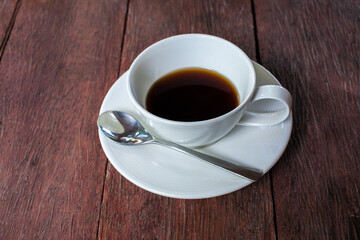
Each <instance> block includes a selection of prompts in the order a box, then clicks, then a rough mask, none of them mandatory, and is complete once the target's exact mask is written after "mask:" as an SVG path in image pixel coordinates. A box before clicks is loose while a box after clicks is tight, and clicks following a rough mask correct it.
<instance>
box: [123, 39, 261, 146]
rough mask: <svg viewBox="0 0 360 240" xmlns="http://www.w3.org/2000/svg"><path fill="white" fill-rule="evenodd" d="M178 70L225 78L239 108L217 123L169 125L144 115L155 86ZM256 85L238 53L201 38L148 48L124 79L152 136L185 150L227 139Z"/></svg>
mask: <svg viewBox="0 0 360 240" xmlns="http://www.w3.org/2000/svg"><path fill="white" fill-rule="evenodd" d="M183 68H205V69H209V70H212V71H215V72H218V73H220V74H221V75H223V76H225V77H226V78H227V79H229V80H230V81H231V82H232V83H233V85H234V86H235V88H236V90H237V93H238V95H239V106H238V107H236V108H235V109H234V110H232V111H230V112H228V113H226V114H224V115H222V116H219V117H217V118H213V119H209V120H204V121H198V122H178V121H172V120H167V119H164V118H160V117H158V116H155V115H153V114H152V113H150V112H148V111H147V110H146V107H145V102H146V97H147V93H148V91H149V89H150V88H151V86H152V85H153V84H154V82H155V81H157V80H158V79H159V78H161V77H162V76H164V75H166V74H167V73H169V72H173V71H175V70H179V69H183ZM255 83H256V79H255V70H254V67H253V65H252V63H251V61H250V59H249V58H248V57H247V56H246V54H245V53H244V52H243V51H242V50H241V49H239V48H238V47H237V46H235V45H234V44H232V43H230V42H228V41H226V40H224V39H221V38H218V37H215V36H209V35H204V34H185V35H178V36H174V37H170V38H167V39H164V40H162V41H159V42H157V43H155V44H153V45H151V46H150V47H148V48H147V49H145V50H144V51H143V52H142V53H141V54H140V55H139V56H138V57H137V58H136V59H135V61H134V62H133V64H132V65H131V67H130V70H129V75H128V79H127V87H128V91H129V93H130V98H131V100H132V102H133V103H134V105H135V108H136V109H137V111H138V113H139V115H140V116H141V118H142V119H143V120H144V121H146V123H147V124H148V125H149V126H150V127H151V128H152V130H153V131H154V133H155V134H156V135H158V136H160V137H161V138H164V139H166V140H169V141H174V142H177V143H179V144H183V145H187V146H200V145H206V144H210V143H212V142H215V141H216V140H218V139H220V138H221V137H223V136H224V135H225V134H226V133H228V132H229V131H230V130H231V129H232V128H233V127H234V126H235V125H236V123H237V122H238V121H239V120H240V118H241V115H242V112H243V110H244V106H245V105H246V104H247V103H248V102H249V101H250V100H251V97H252V95H253V93H254V89H255ZM224 125H225V126H224ZM171 134H172V135H174V134H175V135H176V136H172V135H171Z"/></svg>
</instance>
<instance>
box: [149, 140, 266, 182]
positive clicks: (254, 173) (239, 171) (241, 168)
mask: <svg viewBox="0 0 360 240" xmlns="http://www.w3.org/2000/svg"><path fill="white" fill-rule="evenodd" d="M153 143H157V144H160V145H162V146H166V147H169V148H171V149H174V150H177V151H179V152H182V153H185V154H187V155H190V156H195V157H197V158H198V159H200V160H203V161H205V162H208V163H211V164H213V165H214V166H216V167H219V168H222V169H224V170H227V171H228V172H231V173H233V174H235V175H238V176H240V177H242V178H246V179H247V180H250V181H251V182H255V181H257V180H258V179H259V178H260V177H261V176H262V174H263V172H262V171H261V170H260V169H256V168H252V167H248V166H246V165H244V164H241V163H231V162H228V161H225V160H223V159H220V158H216V157H213V156H210V155H206V154H204V153H201V152H197V151H195V150H192V149H190V148H187V147H184V146H181V145H179V144H176V143H173V142H168V141H165V140H161V141H153Z"/></svg>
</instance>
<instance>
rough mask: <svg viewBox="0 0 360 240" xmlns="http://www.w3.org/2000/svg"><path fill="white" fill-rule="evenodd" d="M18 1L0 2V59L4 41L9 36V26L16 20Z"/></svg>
mask: <svg viewBox="0 0 360 240" xmlns="http://www.w3.org/2000/svg"><path fill="white" fill-rule="evenodd" d="M19 7H20V1H17V0H2V1H0V59H1V53H2V52H3V49H4V47H5V46H4V45H5V39H6V38H7V36H9V34H10V30H11V26H12V25H13V24H14V21H15V19H16V15H17V11H18V9H19Z"/></svg>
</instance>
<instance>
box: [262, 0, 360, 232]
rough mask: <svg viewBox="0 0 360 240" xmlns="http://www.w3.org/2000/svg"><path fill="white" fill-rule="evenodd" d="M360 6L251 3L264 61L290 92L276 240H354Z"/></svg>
mask: <svg viewBox="0 0 360 240" xmlns="http://www.w3.org/2000/svg"><path fill="white" fill-rule="evenodd" d="M359 7H360V6H359V2H358V1H335V0H331V1H313V0H305V1H289V0H276V1H265V0H256V1H255V12H256V21H257V25H258V39H259V47H260V57H261V61H262V63H263V64H264V65H265V66H266V67H267V68H269V69H270V70H271V71H272V72H273V73H275V75H276V76H277V77H279V79H281V80H282V81H283V82H284V83H285V86H286V87H287V88H288V89H289V90H290V92H291V93H292V95H293V99H294V110H293V111H294V131H293V136H292V139H291V141H290V144H289V147H288V148H287V151H286V153H285V156H284V158H283V160H282V161H280V162H279V163H278V164H277V165H276V166H275V168H274V170H273V177H274V178H273V183H274V187H273V189H274V197H275V198H274V199H275V200H274V201H275V205H276V221H277V230H278V238H279V239H359V238H360V233H359V229H360V207H359V206H360V194H359V183H360V154H359V146H360V144H359V134H360V129H359V128H360V125H359V119H360V114H359V99H360V89H359V84H360V81H359V80H360V78H359V72H360V71H359V70H360V69H359V52H360V51H359V42H360V39H359V38H360V34H359V27H360V22H359Z"/></svg>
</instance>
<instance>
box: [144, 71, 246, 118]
mask: <svg viewBox="0 0 360 240" xmlns="http://www.w3.org/2000/svg"><path fill="white" fill-rule="evenodd" d="M238 105H239V97H238V93H237V91H236V89H235V87H234V86H233V84H232V83H231V82H230V81H229V80H228V79H227V78H226V77H224V76H222V75H221V74H219V73H217V72H214V71H211V70H207V69H203V68H185V69H180V70H177V71H174V72H171V73H169V74H167V75H165V76H163V77H161V78H160V79H158V80H157V81H156V82H155V83H154V84H153V86H152V87H151V88H150V90H149V92H148V95H147V98H146V109H147V110H148V111H149V112H151V113H153V114H155V115H157V116H159V117H162V118H165V119H169V120H175V121H184V122H192V121H202V120H208V119H211V118H215V117H218V116H221V115H223V114H225V113H227V112H229V111H231V110H233V109H234V108H236V107H237V106H238Z"/></svg>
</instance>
